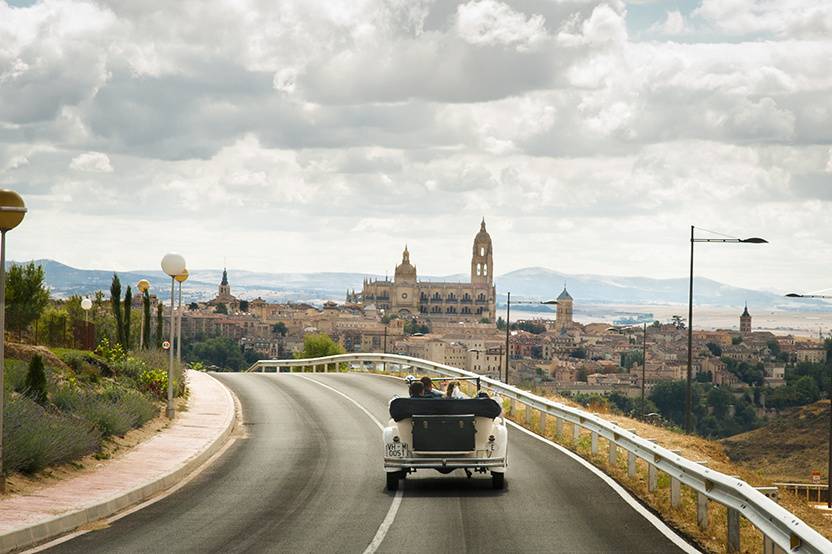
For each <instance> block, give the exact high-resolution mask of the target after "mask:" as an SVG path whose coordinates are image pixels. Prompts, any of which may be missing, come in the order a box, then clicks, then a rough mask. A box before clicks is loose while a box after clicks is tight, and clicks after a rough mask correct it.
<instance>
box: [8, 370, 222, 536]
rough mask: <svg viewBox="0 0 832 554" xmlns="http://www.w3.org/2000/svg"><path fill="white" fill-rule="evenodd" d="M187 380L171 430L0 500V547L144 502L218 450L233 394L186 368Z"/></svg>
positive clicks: (53, 533) (54, 533) (55, 533)
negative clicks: (92, 467) (97, 465)
mask: <svg viewBox="0 0 832 554" xmlns="http://www.w3.org/2000/svg"><path fill="white" fill-rule="evenodd" d="M188 383H189V389H190V396H189V400H188V409H187V411H182V412H180V413H179V414H177V417H176V419H175V421H174V423H173V424H172V425H171V426H170V427H169V428H168V429H165V430H163V431H161V432H160V433H158V434H157V435H156V436H154V437H152V438H150V439H148V440H146V441H144V442H143V443H141V444H139V445H138V446H136V447H135V448H133V449H132V450H131V451H130V452H128V453H126V454H125V455H123V456H122V457H120V458H118V459H115V460H112V461H110V462H109V463H107V464H105V466H104V467H103V468H101V469H99V470H97V471H93V472H90V473H87V474H84V475H79V476H78V477H71V478H69V479H65V480H63V481H60V482H57V483H55V484H54V485H50V486H47V487H45V488H43V489H40V490H38V491H37V492H36V493H33V494H26V495H17V496H12V497H10V498H7V499H5V500H2V501H0V552H7V551H9V550H13V549H18V548H22V547H25V546H29V545H32V544H34V543H38V542H42V541H44V540H46V539H49V538H52V537H55V536H58V535H60V534H63V533H66V532H68V531H71V530H72V529H75V528H77V527H79V526H81V525H84V524H86V523H90V522H93V521H96V520H98V519H101V518H103V517H107V516H109V515H111V514H113V513H115V512H118V511H120V510H123V509H124V508H127V507H129V506H132V505H134V504H137V503H139V502H142V501H144V500H147V499H149V498H151V497H152V496H154V495H156V494H158V493H160V492H162V491H164V490H165V489H168V488H170V487H171V486H173V485H175V484H177V483H178V482H179V481H181V480H182V479H183V478H184V477H185V476H187V475H188V474H189V473H190V472H192V471H193V470H194V469H196V468H197V467H199V466H200V465H201V464H202V463H204V462H205V461H206V460H207V459H208V458H210V457H211V456H212V455H213V454H214V453H215V452H217V451H218V450H219V449H220V448H221V447H222V446H223V445H224V444H225V442H226V440H227V438H228V437H229V435H230V434H231V432H232V431H233V429H234V423H235V421H236V411H235V406H234V399H233V397H232V395H231V393H230V392H229V391H228V389H226V388H225V387H224V386H223V385H222V384H221V383H220V382H219V381H217V380H216V379H214V378H213V377H211V376H209V375H207V374H205V373H201V372H198V371H188Z"/></svg>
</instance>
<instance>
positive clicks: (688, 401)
mask: <svg viewBox="0 0 832 554" xmlns="http://www.w3.org/2000/svg"><path fill="white" fill-rule="evenodd" d="M694 229H695V227H694V226H693V225H691V226H690V288H689V290H688V371H687V386H686V388H685V432H686V433H690V432H691V431H692V429H693V425H692V418H691V410H692V409H693V406H692V404H693V399H692V395H691V387H692V386H693V385H692V383H693V369H692V368H693V244H694V243H695V242H739V243H745V244H765V243H768V241H767V240H766V239H761V238H759V237H751V238H747V239H737V238H731V237H728V238H722V239H698V238H694V234H693V231H694ZM701 230H702V231H707V232H709V233H713V231H708V230H707V229H701ZM715 234H717V235H719V234H721V233H715Z"/></svg>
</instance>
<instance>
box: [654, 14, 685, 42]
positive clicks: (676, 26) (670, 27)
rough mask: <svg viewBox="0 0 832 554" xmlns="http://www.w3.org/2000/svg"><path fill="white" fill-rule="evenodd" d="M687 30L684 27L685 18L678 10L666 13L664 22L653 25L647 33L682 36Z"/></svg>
mask: <svg viewBox="0 0 832 554" xmlns="http://www.w3.org/2000/svg"><path fill="white" fill-rule="evenodd" d="M687 30H688V29H687V25H685V17H684V16H683V15H682V13H681V12H680V11H678V10H672V11H669V12H667V15H666V16H665V19H664V21H662V22H661V23H655V24H654V25H652V26H651V27H650V29H649V31H651V32H654V33H659V34H662V35H666V36H679V35H683V34H685V32H686V31H687Z"/></svg>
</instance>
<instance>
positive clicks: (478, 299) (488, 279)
mask: <svg viewBox="0 0 832 554" xmlns="http://www.w3.org/2000/svg"><path fill="white" fill-rule="evenodd" d="M347 302H355V303H361V304H363V305H364V306H369V305H370V304H373V305H375V307H376V308H377V309H380V310H385V311H387V312H389V313H393V314H396V315H399V316H402V317H408V316H420V317H428V318H444V319H457V320H463V319H464V320H480V319H483V318H485V319H488V320H489V321H491V322H493V321H494V320H495V315H496V313H495V312H496V289H495V288H494V253H493V251H492V247H491V236H490V235H489V234H488V232H487V231H486V230H485V219H483V220H482V223H481V224H480V232H479V233H477V235H476V236H475V237H474V248H473V253H472V256H471V281H470V282H469V283H443V282H438V281H419V280H418V279H417V277H416V266H414V265H412V264H411V263H410V252H409V251H408V249H407V246H405V247H404V252H403V253H402V263H400V264H399V265H397V266H396V272H395V275H394V277H393V281H389V280H387V279H386V278H385V279H384V280H383V281H382V280H377V279H364V288H363V289H362V291H361V292H360V293H356V292H355V291H352V292H348V293H347Z"/></svg>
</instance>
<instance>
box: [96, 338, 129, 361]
mask: <svg viewBox="0 0 832 554" xmlns="http://www.w3.org/2000/svg"><path fill="white" fill-rule="evenodd" d="M95 353H96V354H98V355H99V356H101V357H102V358H104V359H105V360H106V361H108V362H110V363H113V362H118V361H121V360H123V359H124V358H125V357H126V356H127V353H126V352H125V351H124V349H123V348H122V347H121V344H119V343H115V344H114V345H110V340H109V339H108V338H107V337H104V338H103V339H101V342H99V343H98V346H96V347H95Z"/></svg>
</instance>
